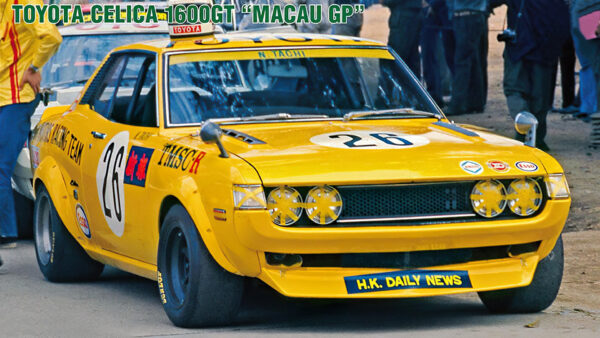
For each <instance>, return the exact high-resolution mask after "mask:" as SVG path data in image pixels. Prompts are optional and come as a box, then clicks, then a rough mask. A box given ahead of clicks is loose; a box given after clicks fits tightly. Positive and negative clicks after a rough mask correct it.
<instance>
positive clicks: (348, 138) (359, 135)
mask: <svg viewBox="0 0 600 338" xmlns="http://www.w3.org/2000/svg"><path fill="white" fill-rule="evenodd" d="M310 141H311V142H312V143H314V144H318V145H320V146H324V147H330V148H341V149H406V148H414V147H420V146H424V145H426V144H428V143H429V139H428V138H426V137H423V136H420V135H407V134H400V133H396V132H393V131H375V130H353V131H340V132H335V133H327V134H321V135H317V136H313V137H312V138H311V139H310Z"/></svg>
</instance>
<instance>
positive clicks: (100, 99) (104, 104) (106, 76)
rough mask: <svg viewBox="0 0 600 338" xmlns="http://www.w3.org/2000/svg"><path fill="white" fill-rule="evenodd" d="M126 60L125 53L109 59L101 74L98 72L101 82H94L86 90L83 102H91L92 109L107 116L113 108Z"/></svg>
mask: <svg viewBox="0 0 600 338" xmlns="http://www.w3.org/2000/svg"><path fill="white" fill-rule="evenodd" d="M126 61H127V57H126V56H124V55H119V56H116V57H114V58H111V59H109V61H108V62H107V64H106V65H104V67H103V69H102V70H101V74H98V78H97V79H96V80H98V82H99V83H98V82H97V81H96V80H95V81H94V82H92V85H91V86H90V87H91V88H89V89H88V92H86V94H85V96H84V98H83V100H82V103H89V105H90V107H91V108H92V110H94V111H96V112H97V113H98V114H100V115H102V116H104V117H107V116H108V115H109V114H110V112H111V110H112V105H113V97H114V96H115V91H116V90H117V84H118V82H119V78H120V77H121V74H122V73H123V68H124V66H125V62H126ZM105 67H106V68H105ZM105 69H106V70H105Z"/></svg>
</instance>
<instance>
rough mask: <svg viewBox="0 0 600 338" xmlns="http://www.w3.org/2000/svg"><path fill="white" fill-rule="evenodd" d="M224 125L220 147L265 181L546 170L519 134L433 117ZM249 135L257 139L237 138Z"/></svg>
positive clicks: (436, 177) (409, 178) (468, 176)
mask: <svg viewBox="0 0 600 338" xmlns="http://www.w3.org/2000/svg"><path fill="white" fill-rule="evenodd" d="M222 128H223V129H225V131H226V133H227V136H224V137H223V141H224V144H225V148H226V149H228V150H229V151H230V152H232V153H233V154H235V155H237V156H239V157H241V158H242V159H244V160H245V161H247V162H248V163H249V164H250V165H252V166H253V167H254V168H255V169H256V170H257V172H258V173H259V175H260V177H261V179H262V181H263V184H264V185H267V186H273V185H279V184H290V185H311V184H319V183H327V184H332V185H335V184H338V185H339V184H359V183H360V184H364V183H368V184H385V183H396V182H398V183H400V182H413V181H447V180H479V179H483V178H490V177H495V178H509V177H519V176H523V175H542V174H544V173H545V171H544V167H543V166H542V163H541V161H540V160H539V159H538V158H536V156H535V155H534V152H533V149H532V148H529V147H527V146H524V145H523V144H522V143H521V142H517V141H514V140H511V139H508V138H505V137H501V136H497V135H494V134H491V133H488V132H485V131H481V130H468V129H464V128H461V127H459V126H457V125H455V124H450V123H446V122H437V121H436V120H433V119H410V120H364V121H351V122H343V121H328V122H312V123H301V122H297V123H285V124H283V123H272V124H268V123H262V124H255V125H229V126H227V125H223V126H222ZM236 133H237V135H236ZM242 133H243V134H245V135H243V134H242ZM232 136H233V137H232ZM248 136H249V137H251V138H254V139H255V140H254V141H252V140H248V139H246V141H242V140H241V139H242V138H243V137H248ZM260 141H262V142H264V143H259V142H260ZM249 142H250V143H249ZM252 143H254V144H252ZM518 162H524V163H521V164H519V165H517V163H518ZM519 168H523V169H519Z"/></svg>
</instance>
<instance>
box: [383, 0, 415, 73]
mask: <svg viewBox="0 0 600 338" xmlns="http://www.w3.org/2000/svg"><path fill="white" fill-rule="evenodd" d="M380 1H381V4H383V5H384V6H386V7H389V8H390V11H391V12H392V13H391V15H390V19H389V21H388V23H389V26H390V36H389V38H388V45H390V46H391V47H392V48H393V49H394V50H395V51H396V53H398V55H399V56H400V58H402V60H403V61H404V62H405V63H406V64H407V65H408V68H410V70H411V71H412V72H413V73H414V74H415V76H416V77H417V78H420V77H421V76H420V75H421V60H420V57H419V39H420V37H421V28H422V27H423V12H422V8H423V0H380Z"/></svg>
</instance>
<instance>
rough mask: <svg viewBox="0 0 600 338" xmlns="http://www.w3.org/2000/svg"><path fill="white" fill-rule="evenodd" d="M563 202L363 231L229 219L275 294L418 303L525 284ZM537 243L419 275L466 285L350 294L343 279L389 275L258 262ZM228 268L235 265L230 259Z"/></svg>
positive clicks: (554, 233)
mask: <svg viewBox="0 0 600 338" xmlns="http://www.w3.org/2000/svg"><path fill="white" fill-rule="evenodd" d="M570 203H571V201H570V199H566V200H550V201H548V202H547V203H546V206H545V208H544V210H543V211H542V212H541V213H540V214H538V215H536V216H535V217H531V218H522V219H510V220H496V221H488V220H483V221H480V222H468V223H447V224H433V225H418V226H405V225H403V226H370V227H352V228H328V227H323V228H293V227H289V228H284V227H280V226H276V225H274V224H273V223H272V222H271V220H270V217H269V214H268V212H266V211H238V212H235V214H234V225H235V231H236V233H237V237H238V239H239V241H240V244H242V246H244V247H246V248H248V249H250V250H252V251H256V252H257V253H258V255H259V257H260V259H259V260H260V264H261V266H260V274H259V275H258V278H260V279H261V280H263V281H264V282H265V283H267V284H269V285H270V286H271V287H273V288H274V289H275V290H277V291H278V292H280V293H282V294H283V295H286V296H292V297H324V298H365V297H421V296H432V295H442V294H454V293H461V292H472V291H485V290H496V289H506V288H513V287H520V286H526V285H528V284H529V283H531V280H532V278H533V274H534V273H535V267H536V266H537V263H538V262H539V260H541V259H542V258H544V257H545V256H546V255H548V253H549V252H550V251H551V250H552V248H553V247H554V244H555V242H556V240H557V238H558V236H559V235H560V233H561V231H562V228H563V226H564V224H565V222H566V218H567V215H568V212H569V207H570ZM538 241H539V242H540V245H539V248H538V250H537V251H535V252H532V253H525V254H523V255H520V256H516V257H509V258H503V259H492V260H485V261H473V262H467V263H461V264H453V265H446V266H431V267H426V268H423V269H421V270H430V269H434V270H461V271H466V273H467V274H468V276H469V278H470V281H471V287H463V288H461V287H456V286H454V287H447V288H446V287H437V288H427V287H416V288H409V289H406V288H402V289H394V290H386V291H382V290H373V291H372V292H360V293H350V294H349V290H348V289H347V285H346V283H345V280H344V278H345V277H349V276H358V275H366V274H377V273H385V272H393V271H397V270H398V269H385V268H340V267H330V268H318V267H314V268H313V267H311V268H307V267H297V268H285V267H278V266H270V265H268V264H267V263H266V260H265V255H264V253H265V252H274V253H289V254H300V255H301V254H321V253H323V254H325V253H375V252H412V251H427V250H446V249H459V248H477V247H488V246H501V245H514V244H523V243H531V242H538ZM229 258H230V260H231V261H232V263H233V264H234V265H236V264H243V263H242V262H243V261H244V260H243V258H241V257H240V259H239V260H237V259H236V257H233V256H230V257H229Z"/></svg>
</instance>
